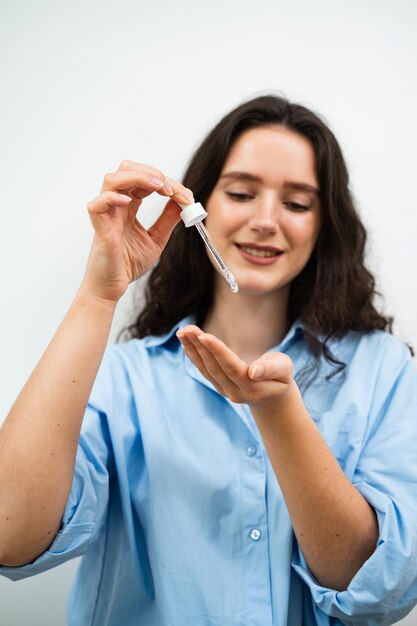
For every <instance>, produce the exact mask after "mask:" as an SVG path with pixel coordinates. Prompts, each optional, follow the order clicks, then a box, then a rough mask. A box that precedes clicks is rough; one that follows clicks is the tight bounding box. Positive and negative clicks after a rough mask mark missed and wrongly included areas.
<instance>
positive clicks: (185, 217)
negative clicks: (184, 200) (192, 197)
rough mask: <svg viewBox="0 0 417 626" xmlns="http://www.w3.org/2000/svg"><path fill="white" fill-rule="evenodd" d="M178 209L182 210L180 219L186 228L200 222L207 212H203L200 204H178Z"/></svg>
mask: <svg viewBox="0 0 417 626" xmlns="http://www.w3.org/2000/svg"><path fill="white" fill-rule="evenodd" d="M180 207H181V208H182V211H181V213H180V217H181V219H182V221H183V222H184V224H185V225H186V226H187V227H188V226H195V224H197V222H201V220H203V219H204V218H205V217H207V212H206V211H205V210H204V207H203V205H202V204H201V203H200V202H193V203H192V204H180Z"/></svg>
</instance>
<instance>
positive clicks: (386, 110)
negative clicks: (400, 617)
mask: <svg viewBox="0 0 417 626" xmlns="http://www.w3.org/2000/svg"><path fill="white" fill-rule="evenodd" d="M416 32H417V3H416V2H415V0H351V1H350V2H349V1H347V0H339V1H338V0H317V1H316V2H311V1H308V0H298V1H297V0H295V1H293V2H284V1H272V0H257V1H256V2H252V1H251V2H249V1H248V0H221V1H216V0H207V1H202V0H175V1H173V2H169V1H168V0H166V1H165V2H163V1H162V0H152V1H144V0H136V1H133V0H130V1H129V0H118V1H117V2H116V1H114V2H111V1H109V0H101V1H98V0H92V1H90V2H89V1H88V0H87V1H84V2H81V0H72V1H71V2H65V3H64V2H62V1H61V0H37V1H36V2H33V1H30V0H27V1H24V0H0V84H1V99H0V129H1V132H0V136H1V142H0V177H1V184H0V211H1V222H0V225H1V228H0V286H1V288H0V299H1V300H0V313H1V323H0V332H1V344H0V345H1V356H2V358H1V364H0V368H1V370H0V381H1V394H0V422H1V421H2V420H3V419H4V418H5V416H6V414H7V412H8V410H9V408H10V406H11V404H12V402H13V401H14V399H15V397H16V395H17V394H18V392H19V390H20V388H21V387H22V385H23V383H24V381H25V380H26V379H27V377H28V375H29V374H30V372H31V370H32V368H33V367H34V365H35V364H36V362H37V361H38V359H39V358H40V356H41V354H42V353H43V351H44V349H45V347H46V345H47V343H48V342H49V340H50V338H51V336H52V334H53V332H54V330H55V329H56V327H57V325H58V324H59V322H60V320H61V319H62V317H63V315H64V314H65V312H66V310H67V308H68V306H69V304H70V302H71V299H72V297H73V295H74V293H75V290H76V288H77V286H78V285H79V283H80V280H81V278H82V275H83V268H84V266H85V262H86V259H87V255H88V250H89V246H90V242H91V237H92V230H91V227H90V223H89V219H88V214H87V211H86V209H85V206H86V204H87V202H88V200H89V199H91V198H93V197H94V196H96V195H97V194H98V192H99V189H100V185H101V181H102V178H103V176H104V174H105V173H106V172H107V171H110V170H113V169H115V168H116V167H117V166H118V164H119V163H120V161H121V160H122V159H124V158H127V159H131V160H136V161H139V162H145V163H151V164H153V165H155V166H157V167H159V168H161V169H162V170H163V171H165V172H166V173H167V174H168V175H170V176H173V177H180V176H181V175H182V173H183V171H184V168H185V165H186V162H187V161H188V159H189V157H190V154H191V151H192V150H193V149H194V148H195V147H196V146H197V145H198V143H199V141H200V140H201V139H202V138H203V136H204V134H205V133H206V132H207V131H208V130H209V129H210V128H211V126H212V125H213V124H214V123H215V122H216V121H217V120H218V119H219V118H220V117H221V116H222V115H223V114H224V113H225V112H226V111H228V110H229V109H230V108H232V107H234V106H235V105H237V104H239V103H240V102H241V101H242V100H245V99H247V98H248V97H250V96H254V95H257V94H260V93H267V92H270V91H274V92H278V91H279V92H282V93H284V94H285V95H287V96H288V97H289V98H291V99H294V100H296V101H299V102H301V103H303V104H305V105H307V106H310V107H312V108H313V109H314V110H316V111H318V112H319V113H321V114H322V115H323V116H324V118H325V119H326V120H327V122H328V123H329V125H330V126H331V128H332V129H333V130H334V132H335V133H336V136H337V137H338V138H339V140H340V143H341V145H342V148H343V150H344V153H345V156H346V159H347V161H348V165H349V168H350V172H351V178H352V189H353V191H354V195H355V197H356V199H357V202H358V205H359V208H360V212H361V215H362V217H363V220H364V222H365V224H366V225H367V227H368V229H369V233H370V242H369V243H370V245H369V265H370V267H371V269H372V270H373V271H374V273H375V274H376V277H377V281H378V287H379V289H380V291H381V292H382V293H383V294H384V301H383V306H384V310H385V311H386V312H388V313H392V314H394V315H395V319H396V324H395V331H396V333H397V334H398V335H399V336H400V337H401V338H402V339H403V340H405V341H408V342H411V343H412V344H414V346H416V347H417V327H416V323H415V322H416V318H417V296H416V289H415V281H414V275H415V272H416V270H417V263H416V261H417V243H416V241H415V239H416V206H417V194H416V189H415V186H416V182H417V176H416V173H417V172H416V169H417V168H416V153H417V122H416V117H417V116H416V111H417V89H416V75H417V74H416V70H417V36H416ZM161 206H162V205H161V204H160V203H159V202H158V201H157V200H152V199H151V200H150V201H149V202H148V212H149V211H150V213H149V214H148V218H146V216H145V220H146V219H148V221H149V219H150V217H149V215H154V214H155V213H156V212H157V211H158V210H159V209H160V208H161ZM145 212H146V208H144V211H143V213H142V214H144V213H145ZM131 295H132V290H131V289H130V290H129V292H128V294H127V296H126V297H125V298H124V300H123V302H122V303H121V305H120V307H119V313H118V315H117V316H116V319H115V323H114V328H113V331H112V336H111V340H114V339H115V335H116V332H117V331H118V330H119V329H120V327H121V325H122V324H123V323H124V322H125V321H126V320H127V319H128V314H129V308H130V302H131ZM416 454H417V451H416ZM74 570H75V563H69V564H66V565H64V566H61V567H60V568H58V569H56V570H53V571H52V572H48V573H46V574H42V575H40V576H38V577H35V578H33V579H29V580H26V581H23V582H20V583H11V582H10V581H8V580H6V579H0V625H1V626H26V625H27V624H30V625H31V626H48V625H51V626H52V625H53V626H61V625H62V626H63V625H64V624H65V617H64V610H65V609H64V607H65V597H66V594H67V589H68V586H69V584H70V581H71V579H72V577H73V573H74ZM402 624H403V626H405V625H406V624H407V625H411V624H417V610H416V612H415V613H412V614H411V616H409V617H408V618H407V619H406V620H404V622H402ZM121 626H122V625H121Z"/></svg>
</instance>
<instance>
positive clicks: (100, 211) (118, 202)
mask: <svg viewBox="0 0 417 626" xmlns="http://www.w3.org/2000/svg"><path fill="white" fill-rule="evenodd" d="M131 202H132V198H131V197H130V196H128V195H126V194H123V193H117V192H116V191H105V192H104V193H102V194H100V195H99V196H97V198H94V199H93V200H91V201H90V202H89V203H88V205H87V209H88V213H89V216H90V220H91V223H92V225H93V228H94V230H95V231H96V233H97V234H98V235H99V236H100V237H102V238H105V237H106V236H107V235H108V234H109V233H110V232H111V230H112V225H111V223H110V222H109V219H108V215H107V214H108V213H109V211H115V210H117V207H119V208H122V210H125V207H128V206H129V204H130V203H131Z"/></svg>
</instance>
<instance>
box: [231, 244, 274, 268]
mask: <svg viewBox="0 0 417 626" xmlns="http://www.w3.org/2000/svg"><path fill="white" fill-rule="evenodd" d="M236 247H237V248H238V250H239V252H240V254H241V256H243V258H244V259H246V260H250V261H251V262H254V263H261V264H262V265H270V264H272V263H274V262H275V261H276V260H277V259H278V257H279V256H280V255H281V254H282V253H283V251H282V250H280V249H279V248H274V247H273V246H258V245H256V244H251V243H237V244H236Z"/></svg>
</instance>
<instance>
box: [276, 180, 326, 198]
mask: <svg viewBox="0 0 417 626" xmlns="http://www.w3.org/2000/svg"><path fill="white" fill-rule="evenodd" d="M284 187H288V188H289V189H294V190H295V191H307V192H309V193H314V195H316V196H317V197H319V196H320V191H319V190H318V189H317V187H314V185H309V184H308V183H296V182H287V183H284Z"/></svg>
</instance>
